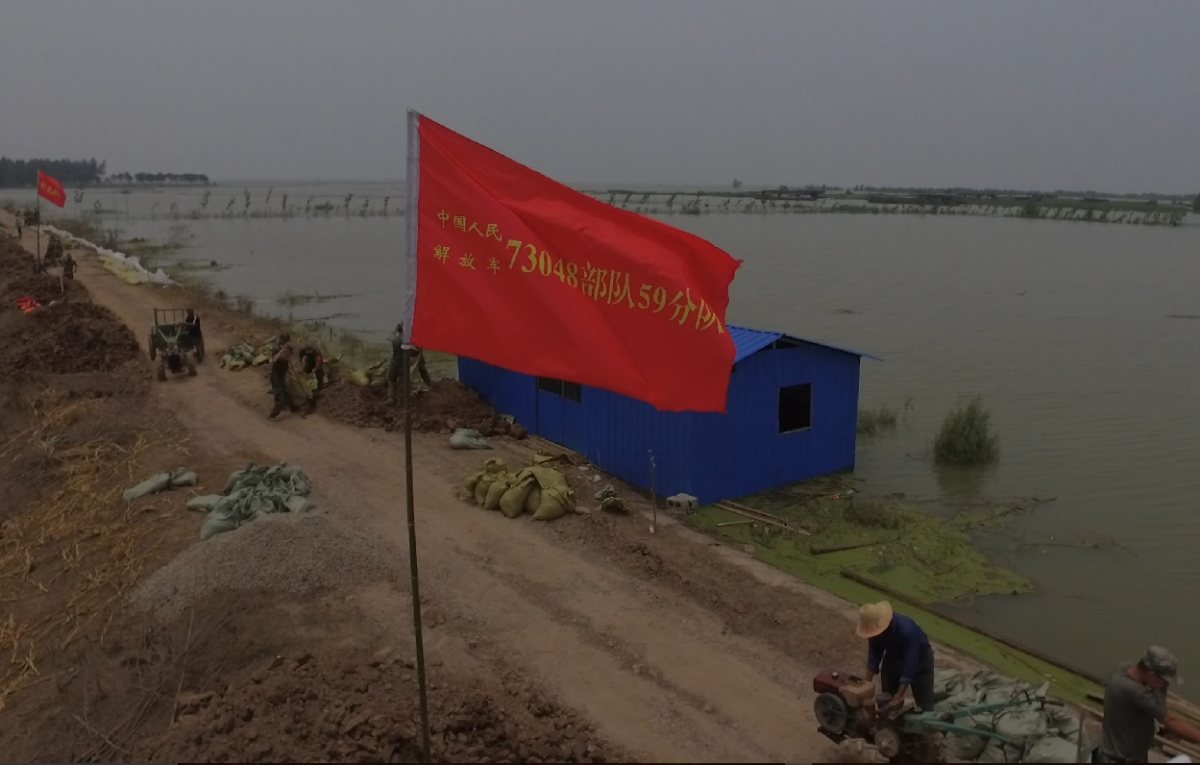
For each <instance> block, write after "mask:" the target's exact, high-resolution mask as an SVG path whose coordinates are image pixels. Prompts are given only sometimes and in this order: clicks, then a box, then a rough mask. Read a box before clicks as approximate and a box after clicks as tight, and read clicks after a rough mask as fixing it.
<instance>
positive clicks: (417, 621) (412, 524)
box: [401, 111, 430, 762]
mask: <svg viewBox="0 0 1200 765" xmlns="http://www.w3.org/2000/svg"><path fill="white" fill-rule="evenodd" d="M417 141H418V135H417V113H416V112H414V111H409V113H408V180H407V184H406V190H405V194H406V197H407V199H406V200H405V204H406V205H407V210H406V212H407V218H408V220H407V221H405V224H406V227H407V229H408V237H407V238H408V280H407V281H408V283H407V284H406V286H405V289H406V290H407V293H408V294H407V295H406V298H405V303H406V306H405V311H406V315H405V319H406V321H405V322H404V332H405V337H404V348H403V349H401V353H403V354H404V358H403V359H402V362H403V363H402V366H403V367H404V369H403V371H402V372H401V380H402V382H403V384H404V499H405V505H406V511H407V513H408V567H409V571H410V572H411V574H412V587H411V589H412V608H413V638H414V640H415V642H416V649H417V693H418V699H419V702H420V709H421V762H430V751H429V697H428V695H427V694H426V691H425V641H424V639H423V637H422V635H421V584H420V578H419V577H418V574H417V519H416V513H415V511H414V509H413V504H414V503H413V456H412V380H411V379H410V378H411V377H412V371H411V370H410V369H409V359H408V345H409V343H408V340H409V338H410V337H412V307H413V302H412V297H413V294H414V281H413V280H414V278H415V277H416V258H417V249H416V239H417V220H416V217H417V216H416V213H417V200H416V194H417V181H418V176H417V148H418V147H417Z"/></svg>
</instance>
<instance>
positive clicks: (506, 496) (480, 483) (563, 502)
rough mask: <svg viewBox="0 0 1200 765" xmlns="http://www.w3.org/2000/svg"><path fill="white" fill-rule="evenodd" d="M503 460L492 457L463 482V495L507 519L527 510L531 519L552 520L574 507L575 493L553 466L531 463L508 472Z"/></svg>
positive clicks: (564, 477)
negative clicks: (531, 464) (481, 468)
mask: <svg viewBox="0 0 1200 765" xmlns="http://www.w3.org/2000/svg"><path fill="white" fill-rule="evenodd" d="M506 468H507V465H506V464H505V462H504V460H502V459H498V458H495V457H493V458H492V459H489V460H488V461H487V462H485V463H484V464H483V470H481V471H480V472H478V473H475V474H474V475H472V476H470V477H469V478H467V480H466V481H465V482H464V483H463V490H464V491H465V493H466V495H467V496H468V497H469V498H471V499H473V500H474V502H475V504H477V505H479V506H480V507H482V508H483V509H484V510H499V511H500V512H502V513H504V515H505V516H507V517H509V518H516V517H517V516H518V515H522V514H524V513H529V514H531V515H532V516H533V519H534V520H535V521H553V520H555V519H556V518H561V517H563V516H564V515H566V514H567V513H568V512H572V511H574V510H575V492H574V491H572V490H571V487H570V486H569V485H568V484H567V479H566V476H564V475H563V474H562V473H560V472H558V471H557V470H555V469H554V468H551V467H545V466H544V465H533V466H530V467H527V468H522V469H521V470H519V471H517V472H516V473H509V472H508V471H507V469H506Z"/></svg>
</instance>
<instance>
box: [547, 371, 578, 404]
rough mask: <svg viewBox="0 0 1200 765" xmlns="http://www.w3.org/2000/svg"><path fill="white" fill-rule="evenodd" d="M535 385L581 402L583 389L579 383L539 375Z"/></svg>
mask: <svg viewBox="0 0 1200 765" xmlns="http://www.w3.org/2000/svg"><path fill="white" fill-rule="evenodd" d="M537 386H538V390H544V391H546V392H547V393H553V394H554V395H556V396H562V397H563V398H565V399H567V400H568V401H574V402H575V403H576V404H579V403H582V402H583V389H582V388H581V387H580V385H579V383H573V382H567V381H565V380H557V379H555V378H553V377H539V378H538V379H537Z"/></svg>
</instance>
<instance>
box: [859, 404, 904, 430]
mask: <svg viewBox="0 0 1200 765" xmlns="http://www.w3.org/2000/svg"><path fill="white" fill-rule="evenodd" d="M897 422H898V418H897V416H896V410H895V409H892V408H891V407H890V406H887V405H886V404H884V405H883V406H880V407H879V408H878V409H859V410H858V427H857V431H858V435H860V436H874V435H877V434H879V433H887V432H891V431H894V430H895V429H896V423H897Z"/></svg>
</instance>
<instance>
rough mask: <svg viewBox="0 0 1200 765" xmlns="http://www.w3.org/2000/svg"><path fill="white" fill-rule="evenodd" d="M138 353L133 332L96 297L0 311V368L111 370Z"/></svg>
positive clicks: (48, 370) (46, 370)
mask: <svg viewBox="0 0 1200 765" xmlns="http://www.w3.org/2000/svg"><path fill="white" fill-rule="evenodd" d="M137 356H138V345H137V342H136V341H135V340H134V339H133V334H132V333H131V332H130V331H129V330H128V329H126V328H125V325H123V324H122V323H121V321H120V319H118V318H117V317H116V316H115V315H114V314H113V313H112V312H111V311H109V310H108V309H107V308H103V307H101V306H98V305H95V304H93V303H58V304H56V305H49V306H43V307H41V308H38V309H37V310H35V311H33V312H32V313H29V314H25V313H21V312H20V311H5V312H3V313H0V368H4V369H20V370H22V371H26V372H50V373H54V374H69V373H73V372H111V371H113V370H115V369H117V368H119V367H121V366H122V365H124V364H125V363H127V362H129V361H130V360H132V359H135V358H137Z"/></svg>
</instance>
